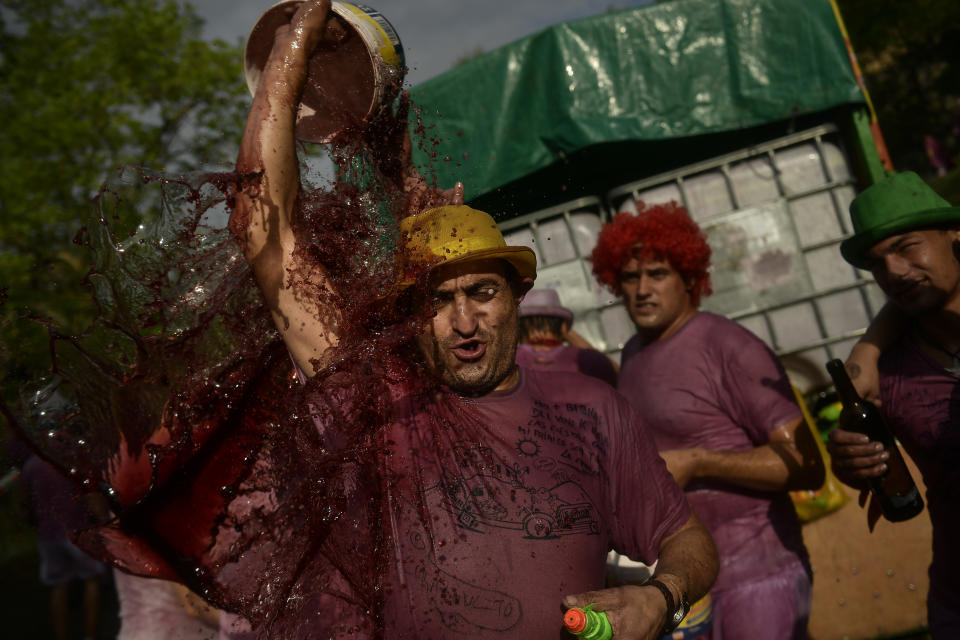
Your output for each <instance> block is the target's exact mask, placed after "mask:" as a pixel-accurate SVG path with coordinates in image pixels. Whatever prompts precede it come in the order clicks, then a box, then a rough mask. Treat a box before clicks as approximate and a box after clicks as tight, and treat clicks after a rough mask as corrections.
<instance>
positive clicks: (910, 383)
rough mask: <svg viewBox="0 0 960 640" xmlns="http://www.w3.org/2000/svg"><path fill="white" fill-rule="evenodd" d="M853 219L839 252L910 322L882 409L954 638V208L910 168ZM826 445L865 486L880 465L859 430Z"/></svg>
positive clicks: (886, 372)
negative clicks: (924, 526) (908, 477)
mask: <svg viewBox="0 0 960 640" xmlns="http://www.w3.org/2000/svg"><path fill="white" fill-rule="evenodd" d="M850 216H851V219H852V221H853V228H854V235H853V236H852V237H850V238H848V239H847V240H845V241H844V242H843V243H842V244H841V246H840V251H841V253H842V254H843V257H844V258H845V259H846V260H847V262H849V263H850V264H852V265H854V266H855V267H858V268H860V269H867V270H869V271H871V272H872V273H873V276H874V278H875V279H876V281H877V284H879V285H880V288H881V289H883V291H884V293H886V294H887V296H888V297H889V299H890V300H891V302H892V303H893V304H894V305H896V307H897V308H899V309H900V310H901V311H902V312H903V314H904V315H905V316H906V318H907V330H906V331H905V333H904V335H902V336H901V337H900V339H899V340H898V341H897V342H896V343H895V344H893V345H892V346H891V347H889V348H887V349H886V350H885V351H884V353H883V355H882V356H881V358H880V402H881V411H882V412H883V414H884V417H885V418H886V420H887V423H888V425H889V426H890V428H891V430H892V431H893V433H894V434H895V435H896V436H897V438H898V439H899V440H900V441H901V443H902V444H903V446H904V448H905V449H906V450H907V452H908V453H909V454H910V456H911V457H912V458H913V460H914V461H915V462H916V463H917V466H918V467H919V469H920V471H921V473H922V474H923V479H924V483H925V484H926V486H927V504H928V507H929V512H930V520H931V523H932V525H933V562H932V563H931V565H930V592H929V595H928V599H927V605H928V618H929V625H930V630H931V633H932V635H933V637H934V638H935V639H941V638H943V639H946V638H960V551H958V547H957V546H956V540H957V539H958V538H960V465H958V460H960V208H958V207H952V206H950V204H949V203H948V202H947V201H946V200H944V199H943V198H941V197H940V196H938V195H937V194H936V193H935V192H934V191H933V190H932V189H931V188H930V187H928V186H927V185H926V183H925V182H924V181H923V180H922V179H921V178H920V177H919V176H918V175H916V174H915V173H909V172H907V173H900V174H894V175H889V176H887V177H886V178H884V179H883V180H881V181H880V182H878V183H877V184H875V185H873V186H871V187H870V188H868V189H866V190H865V191H864V192H863V193H861V194H860V195H859V196H857V198H855V199H854V201H853V202H852V203H851V204H850ZM829 449H830V454H831V457H832V464H833V469H834V471H835V472H836V475H837V477H839V478H840V479H841V480H842V481H844V482H846V483H847V484H849V485H850V486H853V487H856V488H861V489H863V488H865V487H866V481H867V479H868V478H872V477H877V476H879V475H881V474H883V473H884V471H885V470H886V467H885V464H884V460H885V459H886V457H887V454H886V453H883V446H882V445H881V444H880V443H875V442H870V441H868V440H867V438H866V436H863V435H861V434H857V433H853V432H849V431H844V430H841V429H837V430H835V431H833V432H832V433H831V434H830V447H829Z"/></svg>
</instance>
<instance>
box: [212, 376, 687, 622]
mask: <svg viewBox="0 0 960 640" xmlns="http://www.w3.org/2000/svg"><path fill="white" fill-rule="evenodd" d="M393 394H394V406H393V414H392V415H393V416H394V421H393V422H392V424H391V425H390V426H388V427H387V429H386V430H385V431H384V432H383V433H382V434H381V437H380V441H381V442H382V443H383V445H384V446H385V451H384V455H382V457H381V459H382V465H383V467H382V476H384V477H388V478H389V481H387V482H385V483H383V484H382V485H381V488H380V491H381V492H382V495H383V496H385V503H384V505H383V516H382V517H383V519H384V520H385V521H386V522H387V523H388V529H389V538H388V540H389V544H388V545H387V548H386V549H385V552H386V553H387V556H386V557H385V558H386V563H385V566H386V575H387V576H388V578H387V580H386V584H385V588H384V593H386V594H387V597H386V599H385V603H384V611H383V628H384V637H387V638H411V639H412V638H416V639H418V640H427V639H445V638H449V639H453V638H557V640H560V639H561V638H566V637H568V636H567V635H566V634H565V632H564V631H563V626H562V616H563V611H564V609H563V607H562V604H561V603H562V599H563V597H564V596H565V595H568V594H573V593H580V592H583V591H588V590H594V589H600V588H603V586H604V572H605V562H606V557H607V551H608V550H609V549H610V548H614V549H616V550H617V551H619V552H620V553H622V554H623V555H627V556H629V557H632V558H635V559H637V560H640V561H643V562H646V563H648V564H649V563H652V562H653V561H654V560H656V559H657V555H658V552H659V547H660V544H661V542H662V541H663V539H664V538H665V537H667V536H668V535H670V534H672V533H674V532H675V531H677V530H678V529H679V528H680V527H681V526H682V525H683V524H684V523H686V521H687V520H688V518H689V517H690V508H689V505H688V504H687V501H686V499H685V498H684V495H683V492H682V491H681V490H680V488H679V487H678V486H677V485H676V483H675V482H674V481H673V479H672V477H671V476H670V474H669V472H668V471H667V469H666V465H665V464H664V463H663V460H662V459H661V458H660V457H659V456H658V455H657V453H656V449H655V446H654V443H653V439H652V438H651V436H650V433H649V431H648V430H647V429H646V427H645V426H644V424H643V422H642V420H641V419H640V417H639V415H638V414H637V413H636V412H635V411H634V410H633V408H632V407H631V406H630V405H629V404H628V403H627V402H626V401H625V400H624V399H623V398H622V397H621V396H620V395H619V394H617V393H616V392H615V391H614V390H613V389H612V388H611V387H610V386H609V385H606V384H604V383H602V382H600V381H598V380H594V379H592V378H588V377H584V376H582V375H580V374H575V373H562V372H561V373H553V372H541V371H533V370H525V369H521V370H520V377H519V382H518V384H517V385H516V386H515V387H514V388H513V389H510V390H508V391H502V392H493V393H491V394H489V395H487V396H484V397H482V398H460V397H456V396H446V397H447V400H446V401H442V400H441V401H440V402H439V403H438V402H436V401H434V400H433V399H431V398H430V397H428V396H420V395H413V396H411V395H404V394H403V393H402V392H401V391H399V390H398V388H397V387H394V388H393ZM441 405H442V406H441ZM318 428H319V429H320V430H321V432H329V429H324V425H322V424H318ZM325 435H329V433H326V434H325ZM358 472H359V470H358ZM345 482H346V483H347V484H352V481H351V480H350V479H347V478H345ZM361 483H362V481H361ZM363 493H364V490H363V489H362V488H358V489H357V492H356V494H355V495H354V496H353V497H351V498H349V503H350V504H351V505H353V506H354V507H357V508H360V509H363V508H364V507H363V505H364V504H371V503H370V502H369V501H368V500H367V498H366V497H365V496H364V495H363ZM358 516H359V519H358V520H357V521H360V520H362V518H363V516H362V515H360V514H359V512H358ZM345 536H347V537H349V532H348V533H346V534H345ZM334 560H335V558H334ZM368 562H369V560H368ZM344 569H345V570H346V571H347V572H349V571H350V568H349V566H346V567H344ZM344 576H345V574H344V570H343V569H340V570H338V569H337V568H334V567H332V566H329V563H327V568H326V569H325V570H322V571H320V572H319V573H318V574H316V581H315V584H316V585H317V588H316V589H314V588H310V587H307V590H306V591H305V593H308V592H312V593H313V594H314V595H312V596H308V597H311V598H312V600H313V601H314V602H316V605H315V606H311V609H313V610H317V609H323V610H325V611H329V612H333V613H332V614H331V615H330V619H332V620H334V621H335V624H334V625H333V626H332V627H330V628H326V627H322V626H320V625H319V624H318V623H316V622H314V623H311V626H310V631H311V633H315V634H318V635H317V637H337V638H341V637H343V638H347V637H350V638H365V637H368V635H367V634H368V630H369V629H370V624H369V620H365V619H364V614H363V613H362V612H361V611H359V610H358V609H357V608H356V607H355V606H354V605H353V604H352V601H353V598H354V596H352V595H349V594H351V589H350V587H349V585H348V584H347V583H348V582H349V580H344ZM331 584H333V585H339V586H337V587H336V588H331V586H330V585H331ZM337 591H340V592H342V593H346V594H348V595H347V597H345V598H342V599H339V600H338V599H337V598H336V597H331V594H334V593H336V592H337ZM222 635H224V637H237V638H240V637H247V636H244V635H243V634H242V633H236V634H230V633H227V634H222ZM298 637H299V636H298ZM311 637H312V636H311Z"/></svg>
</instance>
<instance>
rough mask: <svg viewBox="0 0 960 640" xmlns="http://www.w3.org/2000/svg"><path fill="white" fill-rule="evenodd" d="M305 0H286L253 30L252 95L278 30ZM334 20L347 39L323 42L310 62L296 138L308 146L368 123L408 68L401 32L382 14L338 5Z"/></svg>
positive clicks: (248, 57) (248, 71) (247, 62)
mask: <svg viewBox="0 0 960 640" xmlns="http://www.w3.org/2000/svg"><path fill="white" fill-rule="evenodd" d="M301 2H302V0H281V2H278V3H277V4H275V5H273V6H272V7H270V8H269V9H267V10H266V11H265V12H264V13H263V15H261V16H260V18H259V19H258V20H257V22H256V24H255V25H254V26H253V29H251V30H250V35H249V37H248V38H247V44H246V47H245V49H244V55H243V73H244V76H245V77H246V79H247V88H248V89H249V90H250V94H251V95H254V94H255V93H256V91H257V85H258V84H259V83H260V76H261V74H262V73H263V68H264V66H265V65H266V63H267V58H268V57H269V55H270V50H271V49H272V48H273V41H274V37H275V35H276V31H277V29H278V28H279V27H281V26H283V25H284V24H289V22H290V18H291V17H292V16H293V13H294V12H295V10H296V8H297V7H298V6H299V5H300V3H301ZM330 20H338V21H339V22H340V24H341V25H342V26H343V27H344V32H345V33H346V36H345V37H344V38H343V39H342V40H341V41H340V42H337V43H336V44H333V43H329V42H321V43H320V44H319V45H317V49H316V51H315V52H314V53H313V55H312V56H311V58H310V61H309V66H308V68H307V83H306V85H305V86H304V88H303V93H302V94H301V97H300V106H299V109H298V111H297V125H296V129H295V135H296V137H297V139H299V140H303V141H304V142H317V143H324V142H329V141H330V140H331V139H333V138H334V137H335V136H336V134H337V133H339V132H340V131H342V130H343V129H344V128H346V127H349V126H351V125H358V124H360V123H361V122H363V121H364V120H365V119H366V118H367V117H368V116H370V114H372V113H373V112H375V111H376V110H377V109H378V108H379V106H380V105H381V104H382V103H383V102H384V101H385V100H389V99H391V98H392V97H393V96H394V95H395V93H396V91H397V89H399V85H400V82H399V78H400V77H401V72H402V70H403V69H404V67H405V64H406V60H405V58H404V55H403V45H402V44H401V43H400V38H399V37H398V36H397V32H396V31H395V30H394V28H393V26H392V25H391V24H390V23H389V22H388V21H387V19H386V18H385V17H383V15H381V14H380V12H378V11H377V10H375V9H371V8H370V7H367V6H364V5H361V4H352V3H348V2H334V3H333V4H332V6H331V15H330Z"/></svg>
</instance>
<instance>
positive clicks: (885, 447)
mask: <svg viewBox="0 0 960 640" xmlns="http://www.w3.org/2000/svg"><path fill="white" fill-rule="evenodd" d="M827 371H829V373H830V376H831V377H832V378H833V381H834V385H835V386H836V388H837V393H838V395H839V396H840V400H841V402H842V403H843V410H842V411H841V413H840V427H839V428H837V429H834V430H833V431H832V432H831V433H830V441H829V443H828V447H827V449H828V451H829V452H830V456H831V466H832V467H833V471H834V474H836V476H837V477H838V478H839V479H840V480H841V481H842V482H845V483H847V484H849V485H850V486H852V487H855V488H858V489H861V490H864V489H866V488H867V487H869V488H870V491H871V493H872V497H871V499H870V506H869V509H868V524H869V525H870V529H871V530H872V529H873V525H874V524H875V523H876V520H877V516H876V515H875V514H876V509H877V507H879V509H880V510H881V511H882V512H883V515H884V516H885V517H886V518H887V519H888V520H890V521H892V522H899V521H902V520H907V519H909V518H912V517H914V516H915V515H917V514H918V513H920V511H922V510H923V501H922V500H921V498H920V493H919V491H918V490H917V487H916V485H915V484H914V482H913V478H912V477H911V476H910V471H909V470H908V469H907V466H906V463H904V461H903V457H902V456H901V455H900V450H899V448H898V447H897V443H896V441H895V440H894V438H893V435H892V434H891V433H890V431H889V430H888V429H887V426H886V424H885V423H884V421H883V417H882V416H881V415H880V412H879V411H878V409H877V408H876V407H875V406H874V405H873V404H871V403H869V402H866V401H864V400H863V399H862V398H861V397H860V396H859V394H857V392H856V389H855V388H854V386H853V383H852V382H851V381H850V377H849V376H848V375H847V372H846V369H845V368H844V366H843V363H842V362H840V361H839V360H831V361H830V362H829V363H827ZM865 501H866V500H865V497H864V496H863V495H861V497H860V504H861V506H862V505H863V504H864V502H865Z"/></svg>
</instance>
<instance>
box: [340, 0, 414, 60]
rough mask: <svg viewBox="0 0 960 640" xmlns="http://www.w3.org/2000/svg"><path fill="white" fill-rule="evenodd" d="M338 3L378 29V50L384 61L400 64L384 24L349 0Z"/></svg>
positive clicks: (368, 24)
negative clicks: (348, 0)
mask: <svg viewBox="0 0 960 640" xmlns="http://www.w3.org/2000/svg"><path fill="white" fill-rule="evenodd" d="M338 4H340V5H341V6H343V8H345V9H348V10H349V11H350V12H351V13H353V14H355V15H356V16H357V17H358V18H360V19H361V20H363V22H364V23H365V24H366V25H367V26H369V27H372V28H373V29H374V30H375V31H376V34H377V36H379V37H378V38H377V40H378V41H379V42H378V44H379V46H378V47H377V50H378V51H379V52H380V57H381V58H383V61H384V62H386V63H387V64H389V65H393V66H395V67H398V66H400V64H401V62H400V56H399V55H398V54H397V49H396V47H394V46H393V43H392V42H391V41H390V36H389V35H388V34H387V31H386V29H384V28H383V26H382V25H381V24H380V23H379V22H378V21H377V20H376V19H375V18H374V17H373V16H371V15H370V14H369V13H367V12H366V11H364V10H363V9H361V8H360V7H358V6H356V5H352V4H350V3H349V2H340V3H338Z"/></svg>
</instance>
